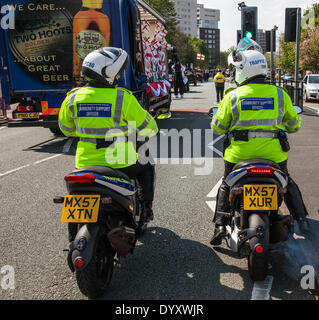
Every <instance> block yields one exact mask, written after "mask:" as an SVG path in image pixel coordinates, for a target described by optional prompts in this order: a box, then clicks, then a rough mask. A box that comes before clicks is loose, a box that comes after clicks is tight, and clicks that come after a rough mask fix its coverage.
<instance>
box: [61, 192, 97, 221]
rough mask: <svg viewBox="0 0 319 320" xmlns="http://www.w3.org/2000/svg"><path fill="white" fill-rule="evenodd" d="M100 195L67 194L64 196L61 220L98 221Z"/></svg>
mask: <svg viewBox="0 0 319 320" xmlns="http://www.w3.org/2000/svg"><path fill="white" fill-rule="evenodd" d="M100 198H101V196H100V195H91V194H90V195H87V194H86V195H78V194H77V195H67V196H65V197H64V203H63V208H62V215H61V222H69V223H70V222H71V223H88V222H91V223H94V222H97V218H98V215H99V208H100Z"/></svg>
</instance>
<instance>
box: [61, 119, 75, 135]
mask: <svg viewBox="0 0 319 320" xmlns="http://www.w3.org/2000/svg"><path fill="white" fill-rule="evenodd" d="M58 124H59V126H60V128H61V129H62V130H63V131H66V132H72V131H74V129H75V126H74V127H73V128H69V127H66V126H64V125H63V124H62V123H61V122H60V120H59V121H58Z"/></svg>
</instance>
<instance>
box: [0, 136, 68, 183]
mask: <svg viewBox="0 0 319 320" xmlns="http://www.w3.org/2000/svg"><path fill="white" fill-rule="evenodd" d="M72 142H73V139H68V140H67V142H66V143H65V145H64V146H63V153H66V152H68V151H69V150H70V147H71V144H72ZM65 151H66V152H65ZM60 156H62V154H61V153H59V154H55V155H54V156H50V157H47V158H44V159H41V160H38V161H35V162H33V163H29V164H26V165H24V166H21V167H18V168H15V169H12V170H9V171H7V172H4V173H0V177H4V176H7V175H8V174H10V173H14V172H17V171H20V170H22V169H24V168H27V167H30V166H35V165H37V164H40V163H42V162H45V161H48V160H51V159H55V158H57V157H60Z"/></svg>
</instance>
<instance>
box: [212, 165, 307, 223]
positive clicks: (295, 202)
mask: <svg viewBox="0 0 319 320" xmlns="http://www.w3.org/2000/svg"><path fill="white" fill-rule="evenodd" d="M224 164H225V171H224V178H223V181H222V184H221V186H220V187H219V189H218V194H217V201H216V209H215V216H214V220H213V222H215V225H225V224H226V218H225V214H224V213H229V211H230V207H229V200H228V198H229V192H230V188H229V186H228V185H227V184H226V182H225V178H226V177H227V176H228V175H229V174H230V173H231V172H232V170H233V168H234V166H235V163H231V162H228V161H225V163H224ZM287 164H288V161H287V160H286V161H283V162H281V163H278V165H279V166H280V169H281V171H283V172H284V173H285V174H286V175H287V176H288V185H287V193H286V194H285V203H286V206H287V208H288V210H289V212H290V214H291V215H292V216H293V218H294V219H295V220H297V219H299V218H304V217H306V216H307V215H308V211H307V208H306V206H305V204H304V201H303V199H302V194H301V192H300V190H299V188H298V186H297V184H296V183H295V182H294V181H293V180H292V178H291V177H290V175H289V172H288V167H287Z"/></svg>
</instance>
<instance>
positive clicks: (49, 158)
mask: <svg viewBox="0 0 319 320" xmlns="http://www.w3.org/2000/svg"><path fill="white" fill-rule="evenodd" d="M60 156H62V154H55V155H54V156H51V157H47V158H44V159H41V160H38V161H36V162H34V163H33V165H36V164H39V163H42V162H44V161H48V160H51V159H54V158H57V157H60Z"/></svg>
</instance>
